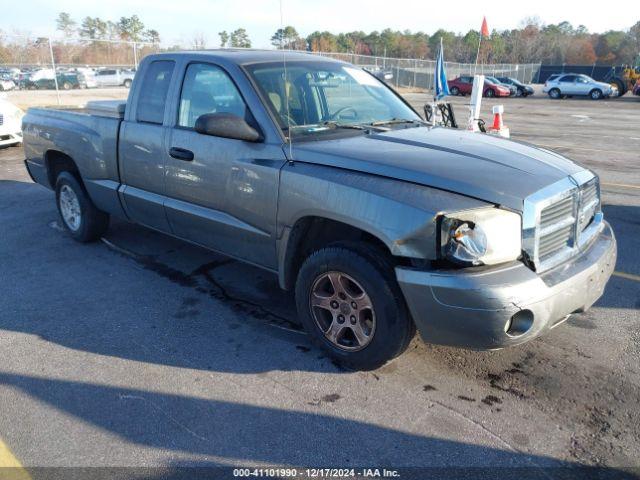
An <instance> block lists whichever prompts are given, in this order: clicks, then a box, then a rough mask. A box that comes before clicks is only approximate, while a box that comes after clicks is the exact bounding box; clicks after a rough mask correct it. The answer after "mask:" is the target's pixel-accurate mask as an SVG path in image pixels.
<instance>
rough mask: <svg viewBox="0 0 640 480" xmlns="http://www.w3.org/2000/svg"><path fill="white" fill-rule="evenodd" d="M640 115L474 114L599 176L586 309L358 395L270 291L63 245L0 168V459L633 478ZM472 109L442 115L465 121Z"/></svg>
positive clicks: (633, 107) (125, 246) (171, 252)
mask: <svg viewBox="0 0 640 480" xmlns="http://www.w3.org/2000/svg"><path fill="white" fill-rule="evenodd" d="M407 98H408V99H409V101H410V102H412V103H413V104H414V105H416V106H419V107H421V106H422V105H423V104H424V102H425V101H427V100H428V97H427V96H426V95H424V94H407ZM639 100H640V99H638V98H633V97H630V96H627V97H624V98H621V99H615V100H608V101H599V102H594V101H590V100H577V99H570V100H565V101H555V102H554V101H551V100H548V99H546V98H543V97H541V96H540V95H538V96H534V97H533V98H527V99H506V100H503V101H501V102H497V101H486V102H485V104H484V109H483V111H484V112H485V117H486V118H487V119H489V117H490V114H489V112H490V107H491V105H493V104H495V103H503V104H504V105H505V110H506V112H505V122H506V123H507V125H508V126H509V127H510V128H511V131H512V136H513V138H515V139H518V140H523V141H527V142H531V143H534V144H537V145H543V146H545V147H547V148H550V149H554V150H556V151H558V152H560V153H562V154H565V155H567V156H569V157H570V158H573V159H575V160H576V161H578V162H580V163H582V164H584V165H586V166H588V167H589V168H592V169H594V170H595V171H596V172H597V173H598V174H600V176H601V179H602V188H603V202H604V212H605V217H606V218H607V219H608V220H609V222H611V224H612V225H613V228H614V231H615V233H616V235H617V237H618V245H619V253H618V264H617V268H616V271H617V273H616V275H615V276H614V277H612V279H611V281H610V283H609V285H608V287H607V290H606V292H605V294H604V296H603V297H602V298H601V299H600V300H599V302H598V303H597V304H596V305H595V306H594V307H593V308H592V309H591V310H590V311H588V312H587V313H585V314H580V315H575V316H574V317H572V318H571V319H570V320H568V321H567V322H566V323H565V324H563V325H562V326H560V327H558V328H556V329H554V330H553V331H552V332H551V333H550V334H549V335H547V336H544V337H542V338H539V339H536V340H534V341H532V342H530V343H528V344H526V345H524V346H520V347H516V348H512V349H508V350H502V351H495V352H474V351H466V350H459V349H453V348H444V347H436V346H432V345H427V344H424V343H422V342H421V341H420V340H419V339H418V338H416V339H414V341H413V343H412V345H411V347H410V350H409V351H408V352H407V353H406V354H405V355H403V356H402V357H400V358H399V359H397V360H395V361H394V362H392V363H390V364H388V365H387V366H385V367H383V368H382V369H380V370H378V371H375V372H368V373H361V372H357V373H356V372H349V371H345V370H343V369H340V368H339V367H337V366H336V365H334V364H333V363H332V362H331V361H330V360H328V359H327V358H326V357H325V356H324V355H323V353H322V352H321V351H319V350H316V349H315V348H314V347H312V346H311V344H310V342H309V341H308V340H307V337H306V335H305V334H304V333H303V332H302V331H301V330H300V328H299V327H298V325H297V321H296V315H295V308H294V302H293V299H292V297H291V295H289V294H287V293H284V292H281V291H280V290H279V289H278V288H277V283H276V279H275V278H274V277H272V276H270V275H269V274H266V273H264V272H262V271H260V270H257V269H255V268H253V267H249V266H245V265H242V264H239V263H237V262H235V261H232V260H229V259H227V258H224V257H220V256H217V255H215V254H212V253H210V252H208V251H205V250H203V249H200V248H197V247H194V246H190V245H187V244H184V243H182V242H179V241H177V240H174V239H172V238H169V237H166V236H164V235H161V234H158V233H155V232H152V231H149V230H146V229H144V228H141V227H137V226H134V225H130V224H127V223H125V222H121V221H117V222H113V224H112V227H111V229H110V230H109V232H108V233H107V235H106V236H105V238H104V239H103V241H101V242H98V243H95V244H91V245H80V244H78V243H76V242H74V241H73V240H71V239H70V238H69V237H68V236H67V235H65V233H64V232H63V231H62V230H61V228H60V225H59V223H58V219H57V214H56V209H55V205H54V197H53V193H52V192H50V191H48V190H46V189H44V188H42V187H40V186H38V185H34V184H33V183H32V182H31V181H30V180H29V178H28V175H27V173H26V171H25V170H24V167H23V163H22V160H23V153H22V150H21V148H7V149H4V150H0V266H1V275H0V352H1V353H0V358H1V359H2V360H1V362H0V412H1V413H0V459H1V458H2V456H5V458H8V457H9V455H11V458H13V459H14V460H15V462H16V464H18V463H17V462H19V464H21V465H23V466H25V467H27V468H31V467H74V466H75V467H79V466H112V467H113V466H116V467H117V466H127V467H132V466H134V467H155V466H162V467H167V468H174V467H178V466H230V465H231V466H264V465H285V466H309V467H374V466H381V467H391V468H401V467H478V468H490V469H495V467H509V468H515V467H523V468H525V469H527V471H530V470H532V471H540V472H551V473H545V475H547V478H553V472H554V471H555V470H544V469H545V468H546V467H549V468H558V467H571V468H573V467H576V466H579V465H590V466H604V467H611V468H612V469H613V470H612V471H614V472H615V474H616V475H620V476H617V477H615V478H624V476H623V473H622V472H623V471H627V472H628V471H629V469H632V468H633V467H636V468H638V467H640V462H639V460H638V459H639V458H640V415H639V414H638V404H639V402H640V366H639V365H640V362H639V361H640V249H639V248H638V247H639V246H640V242H639V241H638V238H640V153H639V152H640V101H639ZM466 101H468V98H467V99H464V98H455V99H453V103H454V104H455V105H456V112H457V113H458V119H459V120H463V118H464V116H465V115H466V113H465V110H464V103H465V102H466ZM482 471H485V470H482ZM34 472H35V473H34ZM477 472H479V471H477ZM485 472H486V471H485ZM502 472H503V473H502V474H501V475H502V477H503V478H504V477H509V476H510V475H509V472H513V470H502ZM635 472H636V473H638V472H639V471H638V470H636V471H635ZM520 473H521V472H520ZM32 474H34V475H35V478H37V470H33V471H32ZM519 475H520V474H519ZM0 478H2V474H1V473H0ZM145 478H147V477H145ZM417 478H425V477H424V476H422V477H420V476H419V477H417ZM467 478H468V477H467Z"/></svg>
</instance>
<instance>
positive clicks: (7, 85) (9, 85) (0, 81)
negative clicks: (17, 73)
mask: <svg viewBox="0 0 640 480" xmlns="http://www.w3.org/2000/svg"><path fill="white" fill-rule="evenodd" d="M14 88H16V84H15V83H13V80H10V79H8V78H2V77H0V92H5V91H7V90H13V89H14Z"/></svg>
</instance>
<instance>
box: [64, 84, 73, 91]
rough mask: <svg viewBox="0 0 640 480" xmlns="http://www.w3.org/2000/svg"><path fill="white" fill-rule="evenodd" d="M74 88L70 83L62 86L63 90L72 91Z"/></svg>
mask: <svg viewBox="0 0 640 480" xmlns="http://www.w3.org/2000/svg"><path fill="white" fill-rule="evenodd" d="M72 87H73V85H71V83H69V82H64V83H63V84H62V88H63V89H64V90H71V88H72Z"/></svg>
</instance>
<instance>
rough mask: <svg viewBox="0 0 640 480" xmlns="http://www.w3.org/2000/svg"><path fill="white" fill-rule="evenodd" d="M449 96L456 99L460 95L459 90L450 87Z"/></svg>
mask: <svg viewBox="0 0 640 480" xmlns="http://www.w3.org/2000/svg"><path fill="white" fill-rule="evenodd" d="M451 95H453V96H454V97H457V96H458V95H460V89H459V88H458V87H451Z"/></svg>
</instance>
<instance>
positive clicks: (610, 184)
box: [602, 182, 640, 190]
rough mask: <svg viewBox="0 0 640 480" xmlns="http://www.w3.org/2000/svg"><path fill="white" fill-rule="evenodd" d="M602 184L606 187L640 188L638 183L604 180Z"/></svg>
mask: <svg viewBox="0 0 640 480" xmlns="http://www.w3.org/2000/svg"><path fill="white" fill-rule="evenodd" d="M602 186H604V187H621V188H636V189H638V190H640V186H638V185H629V184H628V183H607V182H602Z"/></svg>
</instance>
